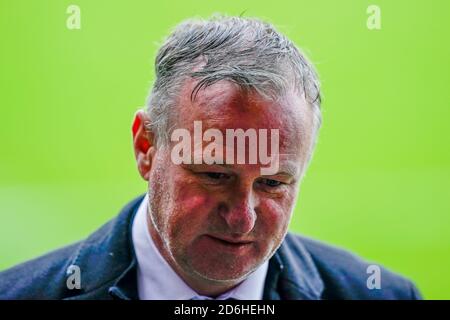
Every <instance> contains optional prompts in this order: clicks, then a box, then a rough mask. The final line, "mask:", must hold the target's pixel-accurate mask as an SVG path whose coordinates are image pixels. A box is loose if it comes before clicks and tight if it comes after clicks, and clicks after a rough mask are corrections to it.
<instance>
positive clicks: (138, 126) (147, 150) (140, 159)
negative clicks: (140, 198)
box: [132, 110, 155, 181]
mask: <svg viewBox="0 0 450 320" xmlns="http://www.w3.org/2000/svg"><path fill="white" fill-rule="evenodd" d="M149 120H150V119H149V118H148V115H147V114H146V112H145V111H144V110H139V111H138V112H136V114H135V116H134V121H133V126H132V132H133V148H134V155H135V158H136V163H137V167H138V170H139V174H140V175H141V177H142V178H144V180H147V181H148V179H149V176H150V169H151V167H152V160H153V159H152V158H153V155H154V153H155V147H154V145H153V138H154V136H153V134H152V132H150V131H149V130H148V129H147V128H146V127H145V124H146V123H148V121H149Z"/></svg>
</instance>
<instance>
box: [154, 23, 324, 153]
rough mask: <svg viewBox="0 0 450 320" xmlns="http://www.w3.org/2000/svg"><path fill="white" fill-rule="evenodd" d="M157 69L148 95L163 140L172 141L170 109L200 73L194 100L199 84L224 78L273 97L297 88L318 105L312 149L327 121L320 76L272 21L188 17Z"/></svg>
mask: <svg viewBox="0 0 450 320" xmlns="http://www.w3.org/2000/svg"><path fill="white" fill-rule="evenodd" d="M155 74H156V79H155V82H154V85H153V88H152V90H151V93H150V95H149V97H148V100H147V112H148V114H149V117H150V123H148V125H147V128H148V129H149V130H151V131H152V132H153V133H154V136H155V141H154V142H155V143H157V144H159V143H161V144H163V145H164V144H167V143H168V142H169V132H170V129H171V128H170V124H169V122H170V114H171V112H170V111H169V110H170V109H173V107H174V106H176V105H177V102H178V98H179V97H178V96H179V92H180V88H181V86H182V85H183V83H184V81H185V80H186V79H187V78H189V77H191V78H194V79H198V82H197V84H196V86H195V88H194V90H193V91H192V94H191V99H192V100H193V99H195V96H196V94H197V93H198V91H199V90H201V89H202V88H205V87H208V86H210V85H212V84H214V83H216V82H218V81H221V80H228V81H231V82H233V83H235V84H237V85H238V86H239V87H240V88H243V89H248V90H255V91H256V92H257V93H259V94H261V95H262V96H264V97H267V98H272V99H277V97H280V96H281V95H283V93H285V92H287V90H289V89H291V88H292V89H294V90H297V92H299V93H300V94H304V95H305V98H306V100H307V101H308V103H309V104H310V105H311V107H312V108H313V114H314V124H313V128H314V129H313V130H314V132H313V133H312V137H313V143H312V146H311V149H312V148H313V146H314V144H315V141H316V136H317V132H318V129H319V128H320V124H321V112H320V102H321V99H320V87H319V80H318V77H317V75H316V72H315V70H314V68H313V66H312V65H311V64H310V63H309V62H308V60H307V59H306V58H305V56H304V55H303V54H302V53H301V52H300V51H299V49H298V48H297V47H296V46H295V45H294V44H293V43H292V41H290V40H289V39H288V38H287V37H286V36H284V35H282V34H280V33H279V32H277V31H276V30H275V28H274V27H273V26H272V25H271V24H269V23H266V22H263V21H261V20H258V19H254V18H242V17H223V16H215V17H212V18H210V19H208V20H187V21H184V22H182V23H181V24H179V25H178V26H177V27H176V28H175V30H174V31H173V32H172V33H171V34H170V35H169V37H168V38H167V39H166V40H165V42H164V43H163V44H162V46H161V48H160V49H159V51H158V54H157V56H156V59H155ZM311 151H312V150H311Z"/></svg>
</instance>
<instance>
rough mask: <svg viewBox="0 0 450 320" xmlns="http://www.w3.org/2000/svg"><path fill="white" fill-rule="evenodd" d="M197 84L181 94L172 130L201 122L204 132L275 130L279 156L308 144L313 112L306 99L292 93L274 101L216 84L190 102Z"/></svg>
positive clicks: (230, 85) (187, 84)
mask: <svg viewBox="0 0 450 320" xmlns="http://www.w3.org/2000/svg"><path fill="white" fill-rule="evenodd" d="M196 84H197V81H195V80H193V79H189V80H187V81H186V82H185V83H184V85H183V86H182V88H181V90H180V95H179V101H178V104H177V108H176V110H175V113H174V115H175V117H174V118H175V119H173V118H172V127H173V128H186V129H188V130H191V131H192V129H193V122H194V121H202V125H203V129H208V128H215V129H219V130H221V131H223V132H225V130H226V129H238V128H241V129H244V130H246V129H250V128H252V129H268V130H270V129H278V130H279V134H280V152H288V151H289V152H291V151H292V152H294V150H287V149H303V148H302V147H304V146H306V145H308V144H309V142H310V138H311V131H312V112H311V108H310V107H309V105H308V104H307V102H306V101H305V99H304V98H303V97H302V96H300V95H298V94H296V93H294V92H292V93H288V94H286V95H284V96H281V97H279V98H278V99H277V100H272V99H270V100H269V99H265V98H264V97H262V96H261V95H259V94H257V93H256V92H251V91H245V90H242V89H240V88H239V87H238V86H237V85H235V84H234V83H231V82H229V81H219V82H217V83H215V84H213V85H211V86H209V87H206V88H204V89H201V90H200V91H199V92H198V94H197V95H196V96H195V99H193V100H192V99H191V94H192V90H193V89H194V88H195V85H196Z"/></svg>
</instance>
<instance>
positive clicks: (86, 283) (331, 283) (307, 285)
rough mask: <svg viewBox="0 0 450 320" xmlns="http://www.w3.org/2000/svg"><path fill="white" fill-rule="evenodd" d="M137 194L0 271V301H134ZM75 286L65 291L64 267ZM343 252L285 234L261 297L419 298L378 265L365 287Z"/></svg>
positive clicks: (356, 262) (354, 260)
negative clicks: (84, 230) (93, 227)
mask: <svg viewBox="0 0 450 320" xmlns="http://www.w3.org/2000/svg"><path fill="white" fill-rule="evenodd" d="M141 200H142V196H141V197H138V198H137V199H135V200H133V201H132V202H130V203H129V204H128V205H127V206H126V207H125V208H124V209H123V210H122V212H121V213H120V214H119V215H118V216H117V217H116V218H114V219H113V220H111V221H110V222H108V223H106V224H105V225H104V226H103V227H101V228H100V229H99V230H97V231H96V232H95V233H93V234H92V235H90V236H89V237H88V238H87V239H85V240H83V241H80V242H78V243H75V244H72V245H70V246H67V247H64V248H62V249H59V250H56V251H53V252H51V253H49V254H47V255H44V256H42V257H39V258H37V259H34V260H31V261H28V262H25V263H23V264H20V265H18V266H15V267H13V268H11V269H9V270H6V271H3V272H1V273H0V299H76V300H79V299H138V295H137V280H136V257H135V255H134V250H133V244H132V241H131V225H132V221H133V218H134V215H135V213H136V211H137V208H138V207H139V204H140V202H141ZM71 265H76V266H78V267H79V268H80V274H81V281H80V282H81V288H80V289H76V288H74V289H72V290H70V289H68V286H67V279H68V276H69V275H70V273H69V275H68V273H67V270H68V268H69V266H71ZM368 265H369V263H367V262H365V261H363V260H361V259H360V258H358V257H356V256H354V255H353V254H351V253H348V252H347V251H344V250H342V249H338V248H334V247H331V246H328V245H325V244H322V243H320V242H318V241H315V240H311V239H307V238H304V237H300V236H296V235H293V234H288V235H287V236H286V238H285V240H284V241H283V243H282V245H281V246H280V248H279V249H278V250H277V252H276V253H275V254H274V256H273V257H272V258H271V259H270V261H269V269H268V273H267V278H266V282H265V287H264V299H267V300H269V299H270V300H279V299H289V300H297V299H299V300H304V299H419V298H420V294H419V292H418V291H417V289H416V288H415V287H414V285H413V284H412V283H411V282H410V281H409V280H407V279H405V278H403V277H401V276H399V275H397V274H394V273H392V272H390V271H388V270H386V269H384V268H381V289H372V290H370V289H368V287H367V278H368V277H369V276H370V274H367V266H368Z"/></svg>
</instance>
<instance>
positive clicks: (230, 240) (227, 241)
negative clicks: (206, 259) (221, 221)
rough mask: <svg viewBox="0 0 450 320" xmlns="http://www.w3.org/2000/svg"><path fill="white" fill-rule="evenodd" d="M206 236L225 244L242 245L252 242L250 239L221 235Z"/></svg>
mask: <svg viewBox="0 0 450 320" xmlns="http://www.w3.org/2000/svg"><path fill="white" fill-rule="evenodd" d="M207 237H209V238H211V239H212V240H215V241H217V242H221V243H223V244H225V245H231V246H243V245H248V244H251V243H252V242H253V241H250V240H243V239H233V238H229V237H223V236H213V235H207Z"/></svg>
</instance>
